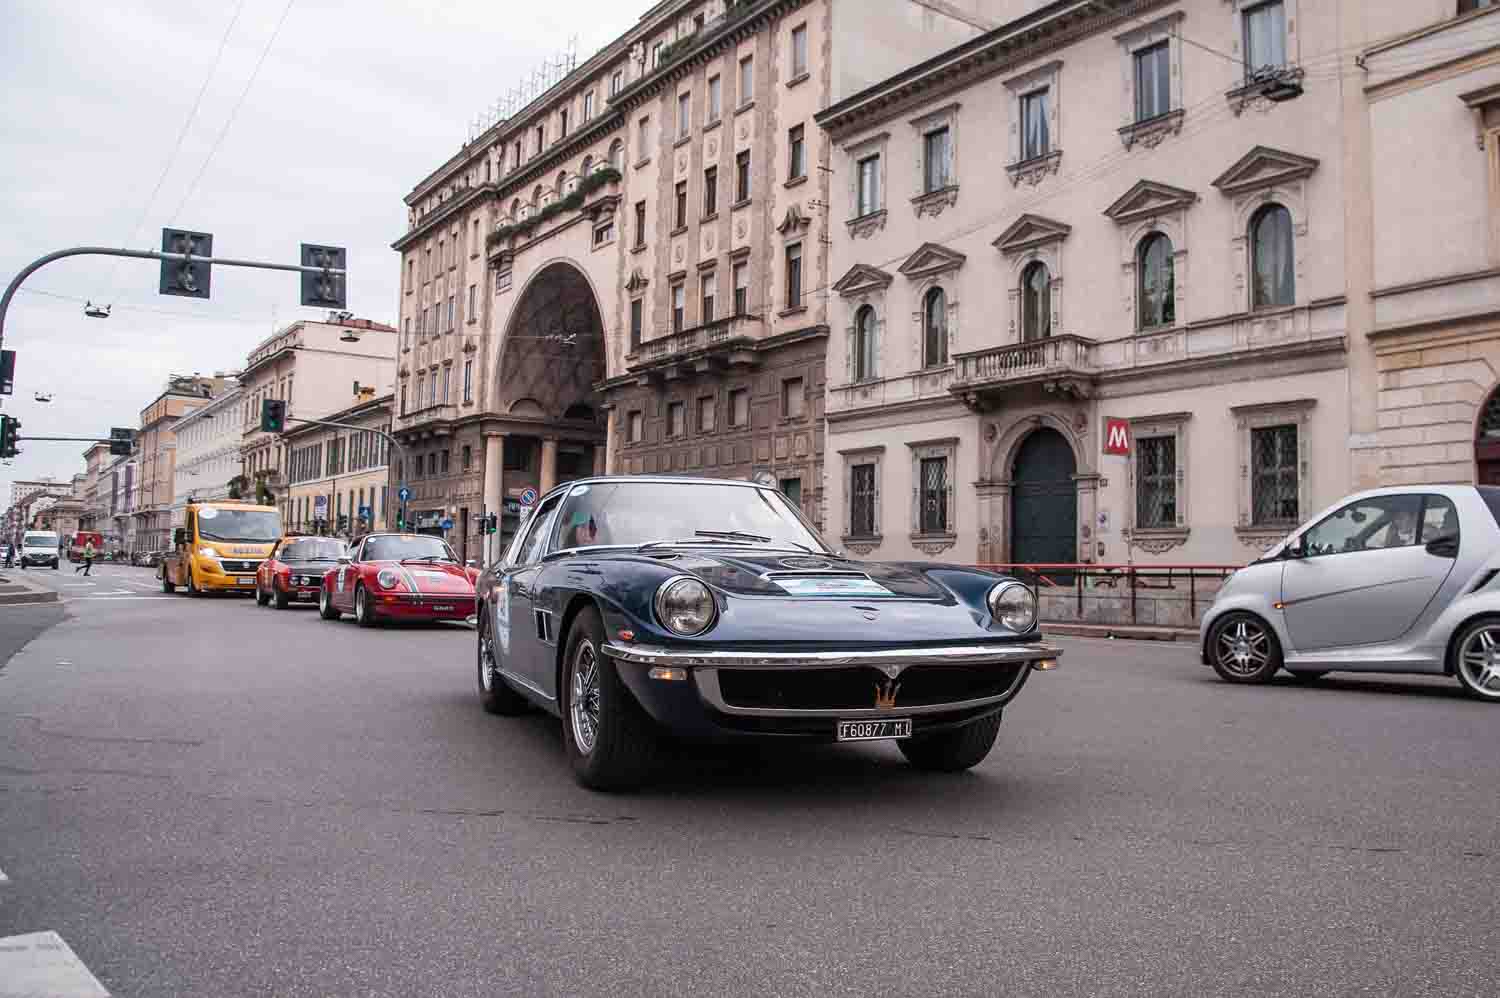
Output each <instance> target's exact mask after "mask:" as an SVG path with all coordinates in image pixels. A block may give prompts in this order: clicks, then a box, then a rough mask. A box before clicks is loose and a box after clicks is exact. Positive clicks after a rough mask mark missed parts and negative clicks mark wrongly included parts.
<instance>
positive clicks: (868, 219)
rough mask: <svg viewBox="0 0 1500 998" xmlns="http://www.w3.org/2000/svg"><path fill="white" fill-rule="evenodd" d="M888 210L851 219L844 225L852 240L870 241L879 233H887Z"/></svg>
mask: <svg viewBox="0 0 1500 998" xmlns="http://www.w3.org/2000/svg"><path fill="white" fill-rule="evenodd" d="M886 214H887V213H886V210H885V209H884V208H882V209H880V210H879V211H872V212H870V213H869V214H868V215H861V216H859V217H858V218H851V219H849V221H847V222H845V223H844V226H845V227H846V228H847V229H848V230H849V238H850V239H868V238H869V237H871V236H873V235H874V234H875V233H877V232H883V231H885V219H886Z"/></svg>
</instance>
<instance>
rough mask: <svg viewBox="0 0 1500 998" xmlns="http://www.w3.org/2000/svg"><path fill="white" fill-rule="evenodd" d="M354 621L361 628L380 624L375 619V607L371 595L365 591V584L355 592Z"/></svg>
mask: <svg viewBox="0 0 1500 998" xmlns="http://www.w3.org/2000/svg"><path fill="white" fill-rule="evenodd" d="M354 621H355V623H357V624H359V626H360V627H374V626H375V625H376V624H378V623H379V621H378V620H376V619H375V606H374V604H372V603H371V602H370V594H369V593H367V592H366V591H365V587H364V584H363V583H361V584H360V585H359V586H358V587H357V588H356V589H355V590H354Z"/></svg>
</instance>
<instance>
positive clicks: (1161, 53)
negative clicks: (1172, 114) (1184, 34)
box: [1134, 41, 1172, 121]
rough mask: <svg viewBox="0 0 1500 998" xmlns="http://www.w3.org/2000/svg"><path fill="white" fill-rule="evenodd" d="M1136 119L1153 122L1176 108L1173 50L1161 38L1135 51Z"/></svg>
mask: <svg viewBox="0 0 1500 998" xmlns="http://www.w3.org/2000/svg"><path fill="white" fill-rule="evenodd" d="M1134 62H1135V66H1134V69H1135V120H1136V121H1149V120H1151V119H1152V118H1155V117H1158V116H1159V115H1163V114H1166V113H1167V112H1168V111H1170V110H1172V73H1171V66H1172V51H1171V44H1170V43H1169V42H1165V41H1161V42H1156V43H1155V44H1153V45H1148V46H1147V47H1146V48H1143V49H1141V50H1140V51H1138V52H1136V53H1135V54H1134Z"/></svg>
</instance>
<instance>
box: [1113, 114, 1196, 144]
mask: <svg viewBox="0 0 1500 998" xmlns="http://www.w3.org/2000/svg"><path fill="white" fill-rule="evenodd" d="M1186 119H1187V112H1186V111H1185V110H1183V109H1182V108H1180V107H1179V108H1177V109H1176V110H1175V111H1168V112H1167V113H1166V114H1159V115H1157V116H1156V117H1154V118H1147V119H1145V120H1144V121H1132V122H1131V123H1130V124H1128V125H1123V126H1121V127H1120V128H1117V129H1115V132H1116V134H1118V135H1119V136H1120V142H1121V144H1123V145H1124V146H1125V148H1126V149H1129V148H1131V147H1132V146H1134V145H1135V144H1136V143H1137V142H1139V143H1140V144H1141V145H1143V146H1145V147H1146V148H1147V149H1155V148H1156V147H1157V146H1159V145H1161V144H1162V143H1163V142H1164V141H1166V139H1167V137H1168V136H1170V135H1176V134H1177V133H1178V132H1180V131H1182V123H1183V121H1185V120H1186Z"/></svg>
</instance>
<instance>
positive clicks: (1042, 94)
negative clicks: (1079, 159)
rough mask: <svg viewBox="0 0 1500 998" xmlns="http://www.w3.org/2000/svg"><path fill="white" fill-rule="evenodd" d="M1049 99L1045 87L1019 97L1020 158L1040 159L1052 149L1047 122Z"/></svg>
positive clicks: (1050, 134)
mask: <svg viewBox="0 0 1500 998" xmlns="http://www.w3.org/2000/svg"><path fill="white" fill-rule="evenodd" d="M1050 105H1051V99H1050V97H1049V95H1048V91H1047V88H1046V87H1043V88H1042V89H1040V90H1037V91H1034V92H1032V93H1029V94H1026V95H1025V96H1023V97H1022V98H1021V159H1022V160H1023V161H1024V160H1028V159H1041V158H1042V157H1043V156H1045V155H1047V154H1048V153H1049V152H1051V151H1052V132H1051V128H1050V127H1049V123H1048V109H1049V107H1050Z"/></svg>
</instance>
